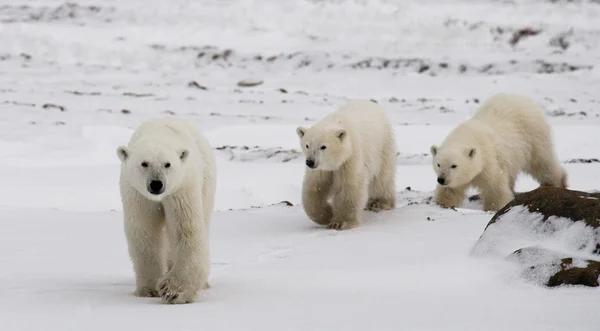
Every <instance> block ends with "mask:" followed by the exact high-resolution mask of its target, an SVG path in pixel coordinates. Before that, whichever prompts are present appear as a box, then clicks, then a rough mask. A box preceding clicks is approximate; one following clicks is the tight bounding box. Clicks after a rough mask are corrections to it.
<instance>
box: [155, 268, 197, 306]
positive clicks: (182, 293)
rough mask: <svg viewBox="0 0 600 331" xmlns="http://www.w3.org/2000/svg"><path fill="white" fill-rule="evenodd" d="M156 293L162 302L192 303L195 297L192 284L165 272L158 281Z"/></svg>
mask: <svg viewBox="0 0 600 331" xmlns="http://www.w3.org/2000/svg"><path fill="white" fill-rule="evenodd" d="M158 294H159V295H160V296H161V297H162V301H163V302H164V303H169V304H182V303H192V302H194V298H195V297H196V289H195V288H193V286H192V284H189V283H187V282H184V281H182V280H181V279H179V278H178V277H176V276H174V275H172V274H171V275H170V274H167V275H166V276H165V278H163V280H161V281H160V282H159V283H158Z"/></svg>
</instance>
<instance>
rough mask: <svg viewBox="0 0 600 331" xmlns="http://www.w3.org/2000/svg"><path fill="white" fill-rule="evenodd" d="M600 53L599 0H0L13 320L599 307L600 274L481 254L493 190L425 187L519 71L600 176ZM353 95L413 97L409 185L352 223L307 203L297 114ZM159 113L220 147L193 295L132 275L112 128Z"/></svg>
mask: <svg viewBox="0 0 600 331" xmlns="http://www.w3.org/2000/svg"><path fill="white" fill-rule="evenodd" d="M599 60H600V4H598V2H597V1H592V0H571V1H566V0H562V1H561V0H547V1H546V0H513V1H491V0H482V1H469V0H460V1H459V0H449V1H444V0H421V1H392V0H353V1H352V0H327V1H318V0H312V1H309V0H294V1H292V0H261V1H259V0H212V1H209V0H204V1H199V0H198V1H193V0H171V1H160V0H128V1H117V0H104V1H99V0H86V1H76V2H75V1H73V2H70V3H67V2H64V1H55V0H45V1H42V0H37V1H35V0H29V1H26V0H0V173H1V174H2V175H3V176H2V186H3V189H2V190H1V191H0V201H1V202H0V205H1V208H2V210H3V214H2V215H3V216H2V217H1V218H0V224H1V225H0V228H1V229H2V230H0V283H1V284H2V289H3V290H2V294H0V330H7V331H21V330H60V331H67V330H69V331H70V330H73V331H76V330H77V331H87V330H146V331H152V330H173V331H175V330H180V331H184V330H211V331H212V330H215V331H216V330H269V331H270V330H427V331H429V330H457V331H458V330H461V331H464V330H474V331H481V330H486V331H493V330H510V331H517V330H528V331H530V330H544V331H549V330H570V331H584V330H585V331H597V330H598V328H599V325H600V323H599V322H600V317H599V316H598V311H600V299H599V295H600V290H598V289H590V288H575V287H571V288H559V289H552V290H549V289H544V288H542V287H539V286H536V285H533V284H530V283H527V282H524V281H523V280H522V279H520V278H518V277H517V276H516V273H515V268H514V266H513V264H511V263H509V262H508V261H506V260H502V259H498V258H495V259H494V258H488V259H479V258H478V259H476V258H473V257H471V256H470V255H469V252H470V250H471V248H472V247H473V244H474V243H475V241H476V240H477V239H478V238H479V236H480V235H481V233H482V231H483V229H484V227H485V226H486V224H487V222H488V221H489V219H490V218H491V214H489V213H484V212H482V211H481V205H480V204H479V203H477V202H468V203H467V204H466V205H465V206H464V208H462V209H459V210H458V211H453V210H444V209H441V208H438V207H436V206H434V205H430V204H428V203H427V202H428V198H429V197H430V196H431V191H432V190H433V188H434V184H435V180H434V175H433V171H432V170H431V168H430V165H429V162H430V157H429V155H428V153H429V146H430V145H431V144H434V143H439V142H441V140H442V139H443V137H444V136H445V134H446V133H447V132H448V131H449V130H451V129H452V127H453V126H455V125H456V124H457V123H459V122H460V121H462V120H464V119H466V118H468V116H469V115H470V114H471V113H472V112H473V111H474V110H475V109H476V107H477V104H478V103H479V102H480V101H481V100H483V99H485V98H487V97H489V96H490V95H491V94H492V93H496V92H501V91H503V92H519V93H523V94H526V95H529V96H531V97H533V98H534V99H535V100H536V101H538V102H539V103H540V104H542V105H543V106H544V107H545V108H546V111H547V115H548V118H549V120H550V122H551V123H552V125H553V128H554V131H555V137H556V144H557V148H558V154H559V157H560V159H561V161H562V162H563V163H564V166H565V167H566V169H567V171H568V172H569V176H570V179H569V180H570V186H571V188H573V189H578V190H596V189H598V188H600V174H599V173H600V161H599V159H600V150H599V149H598V146H599V145H600V131H599V127H600V95H599V94H598V91H599V90H600V65H599V63H600V62H599ZM240 81H245V82H246V83H258V82H260V81H262V84H259V85H257V86H253V87H244V86H238V82H240ZM242 85H243V84H242ZM348 98H369V99H374V100H376V101H378V102H379V103H380V104H381V105H382V106H383V107H384V108H385V109H386V110H387V111H388V112H389V113H390V116H391V118H392V119H393V122H394V125H395V127H396V133H397V139H398V144H399V148H400V155H399V158H398V160H399V166H398V176H397V191H398V208H397V209H396V210H394V211H391V212H386V213H380V214H373V213H368V212H365V213H364V219H365V220H364V225H363V226H362V227H361V228H357V229H353V230H351V231H345V232H336V231H332V230H331V231H330V230H326V229H322V228H318V227H316V226H315V225H313V224H312V222H310V221H309V220H308V219H307V218H306V217H305V216H304V214H303V212H302V209H301V206H299V205H298V203H299V200H300V183H301V180H302V173H303V170H304V169H303V164H302V158H301V156H300V155H299V153H298V152H297V138H296V136H295V131H294V130H295V127H296V126H298V125H310V124H311V123H313V122H314V120H316V119H318V118H320V117H322V116H323V115H324V114H326V113H327V112H330V111H332V110H334V109H335V108H336V107H337V106H339V105H341V104H342V103H343V102H344V101H345V100H347V99H348ZM156 116H180V117H183V118H186V119H188V120H190V121H193V122H194V123H196V124H197V125H198V127H199V128H200V129H202V130H203V131H204V132H205V133H206V135H207V137H208V138H209V139H210V142H211V144H212V145H213V146H214V147H215V149H216V153H217V154H218V156H219V177H218V192H217V209H218V212H216V213H215V216H214V219H213V221H212V231H211V236H212V237H211V249H212V261H213V273H212V276H211V284H212V288H211V289H210V290H208V291H206V292H204V293H203V294H202V295H201V297H200V298H199V300H198V302H196V303H194V304H191V305H184V306H168V305H163V304H160V301H159V300H158V299H141V298H136V297H134V296H133V295H132V294H131V292H132V291H133V289H134V278H133V272H132V269H131V263H130V262H129V258H128V256H127V250H126V244H125V240H124V234H123V230H122V212H121V205H120V200H119V195H118V190H117V180H118V170H119V165H118V160H117V157H116V155H115V148H116V146H117V145H119V144H121V143H125V142H126V141H127V139H128V138H129V135H130V134H131V132H132V130H133V128H135V127H136V126H137V125H138V124H139V123H140V122H141V121H143V120H145V119H147V118H150V117H156ZM517 186H518V190H528V189H532V188H534V187H535V186H536V185H535V183H534V182H533V181H532V180H531V179H530V178H527V177H523V178H521V179H520V180H519V182H518V184H517ZM407 187H410V189H406V188H407ZM281 201H289V202H291V203H293V204H294V206H293V207H288V206H285V205H275V204H278V203H279V202H281ZM274 205H275V206H274ZM504 239H506V238H504Z"/></svg>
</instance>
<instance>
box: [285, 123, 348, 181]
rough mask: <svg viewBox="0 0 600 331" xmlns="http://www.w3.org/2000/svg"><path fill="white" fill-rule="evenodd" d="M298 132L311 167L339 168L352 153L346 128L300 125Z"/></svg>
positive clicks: (325, 169)
mask: <svg viewBox="0 0 600 331" xmlns="http://www.w3.org/2000/svg"><path fill="white" fill-rule="evenodd" d="M296 133H297V134H298V137H300V148H301V149H302V152H304V156H305V157H306V166H307V167H309V168H311V169H317V170H324V171H333V170H337V169H338V168H339V167H340V166H341V165H342V164H344V163H345V162H346V161H348V159H349V158H350V156H351V155H352V144H351V142H350V139H348V133H347V132H346V130H345V129H342V128H320V127H312V128H304V127H299V128H297V129H296Z"/></svg>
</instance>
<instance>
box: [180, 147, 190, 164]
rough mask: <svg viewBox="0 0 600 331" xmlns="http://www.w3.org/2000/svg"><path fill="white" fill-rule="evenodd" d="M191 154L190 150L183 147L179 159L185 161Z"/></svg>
mask: <svg viewBox="0 0 600 331" xmlns="http://www.w3.org/2000/svg"><path fill="white" fill-rule="evenodd" d="M189 154H190V152H189V151H188V150H187V149H182V150H181V151H180V152H179V159H180V160H181V161H182V162H185V160H186V159H187V157H188V155H189Z"/></svg>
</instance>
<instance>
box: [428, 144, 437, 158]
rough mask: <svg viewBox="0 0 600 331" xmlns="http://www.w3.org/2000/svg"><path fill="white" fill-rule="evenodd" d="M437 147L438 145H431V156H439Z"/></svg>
mask: <svg viewBox="0 0 600 331" xmlns="http://www.w3.org/2000/svg"><path fill="white" fill-rule="evenodd" d="M437 149H438V148H437V146H436V145H431V147H430V148H429V151H430V152H431V155H433V156H435V155H436V154H437Z"/></svg>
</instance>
